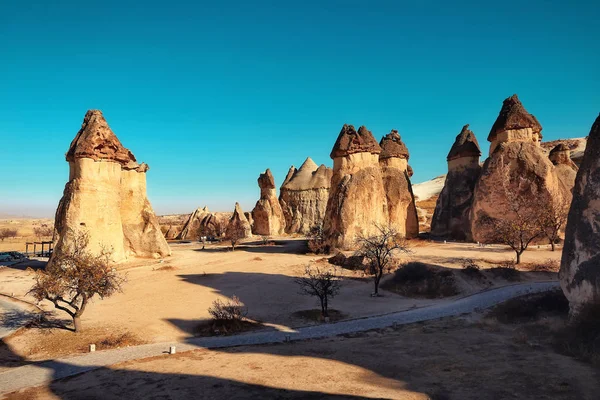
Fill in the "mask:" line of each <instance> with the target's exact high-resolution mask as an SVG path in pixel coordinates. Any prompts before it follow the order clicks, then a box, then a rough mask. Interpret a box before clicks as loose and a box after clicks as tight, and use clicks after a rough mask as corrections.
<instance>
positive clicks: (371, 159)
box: [324, 125, 388, 249]
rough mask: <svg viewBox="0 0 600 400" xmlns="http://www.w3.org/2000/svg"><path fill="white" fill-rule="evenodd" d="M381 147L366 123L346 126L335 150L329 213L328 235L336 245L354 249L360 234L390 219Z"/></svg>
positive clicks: (373, 229) (341, 247) (326, 214)
mask: <svg viewBox="0 0 600 400" xmlns="http://www.w3.org/2000/svg"><path fill="white" fill-rule="evenodd" d="M379 153H381V147H380V146H379V144H377V141H376V140H375V138H374V137H373V134H372V133H371V132H370V131H369V130H368V129H367V128H366V127H364V126H361V127H360V128H359V129H358V132H357V131H356V130H355V129H354V127H353V126H352V125H344V126H343V127H342V130H341V131H340V134H339V136H338V138H337V141H336V142H335V145H334V146H333V149H332V151H331V158H332V159H333V176H332V178H331V188H330V190H329V198H328V200H327V210H326V212H325V221H324V233H325V238H326V239H327V240H328V241H329V242H330V244H331V245H332V246H333V247H337V248H340V249H352V248H353V247H355V245H356V238H357V236H358V235H359V234H361V233H362V234H365V235H368V234H373V233H375V231H376V227H375V226H374V224H381V225H385V224H387V222H388V210H387V199H386V194H385V189H384V187H383V179H382V176H381V168H380V167H379Z"/></svg>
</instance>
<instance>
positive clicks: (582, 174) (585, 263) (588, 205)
mask: <svg viewBox="0 0 600 400" xmlns="http://www.w3.org/2000/svg"><path fill="white" fill-rule="evenodd" d="M599 235H600V115H599V116H598V118H597V119H596V121H595V122H594V124H593V125H592V129H591V131H590V135H589V138H588V143H587V147H586V149H585V153H584V156H583V160H582V162H581V166H580V168H579V172H578V173H577V178H576V181H575V187H574V189H573V201H572V203H571V209H570V210H569V218H568V221H567V227H566V233H565V244H564V248H563V253H562V260H561V265H560V272H559V279H560V284H561V287H562V289H563V292H564V293H565V296H566V297H567V299H569V304H570V308H571V314H572V315H577V314H578V313H579V312H580V311H581V310H582V309H583V308H584V307H585V306H586V305H590V304H600V240H599Z"/></svg>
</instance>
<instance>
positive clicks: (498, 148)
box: [431, 95, 577, 242]
mask: <svg viewBox="0 0 600 400" xmlns="http://www.w3.org/2000/svg"><path fill="white" fill-rule="evenodd" d="M541 138H542V126H541V125H540V123H539V122H538V120H537V119H536V118H535V117H534V116H533V115H531V114H530V113H528V112H527V111H526V110H525V108H524V107H523V105H522V104H521V102H520V101H519V98H518V97H517V95H513V96H511V97H509V98H507V99H506V100H504V103H503V105H502V109H501V110H500V113H499V115H498V118H497V119H496V121H495V123H494V125H493V126H492V129H491V131H490V134H489V135H488V141H489V142H490V153H489V157H488V158H487V159H486V161H485V162H484V164H483V166H482V165H480V163H479V157H480V156H481V150H480V148H479V144H478V143H477V139H476V138H475V134H474V133H473V132H472V131H471V130H469V125H465V126H464V127H463V129H462V131H461V132H460V133H459V135H458V136H457V137H456V140H455V142H454V145H453V146H452V148H451V149H450V152H449V153H448V157H447V160H448V174H447V176H446V182H445V184H444V188H443V190H442V192H441V193H440V196H439V198H438V200H437V204H436V208H435V211H434V214H433V218H432V222H431V233H432V235H434V236H438V237H444V238H451V239H456V240H466V241H481V242H485V241H486V237H487V231H486V230H487V229H489V225H488V224H486V223H484V221H489V220H490V219H504V218H511V217H512V216H511V210H510V207H509V204H508V203H507V201H508V200H507V198H506V188H505V187H503V186H502V185H501V184H500V183H501V182H502V181H503V180H506V179H507V177H506V176H504V175H503V174H506V171H508V181H509V190H510V191H512V192H514V193H516V194H518V195H519V196H523V197H525V198H527V199H531V201H532V202H533V201H535V202H536V203H538V204H539V202H540V201H542V202H559V201H563V200H564V201H567V202H570V201H571V196H572V195H571V191H572V189H573V185H574V183H575V175H576V173H577V166H576V165H575V164H574V163H573V162H572V161H571V159H570V156H569V149H568V148H567V147H566V146H564V145H558V146H557V147H556V148H554V149H553V150H552V151H551V152H550V156H548V155H546V153H545V152H544V151H543V150H542V149H541V147H540V140H541Z"/></svg>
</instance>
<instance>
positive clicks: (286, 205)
mask: <svg viewBox="0 0 600 400" xmlns="http://www.w3.org/2000/svg"><path fill="white" fill-rule="evenodd" d="M332 175H333V170H332V169H331V168H327V167H326V166H325V165H321V166H320V167H318V166H317V164H315V162H314V161H313V160H312V159H311V158H310V157H309V158H307V159H306V161H304V163H303V164H302V165H301V166H300V168H299V169H296V168H294V166H292V167H291V168H290V170H289V171H288V174H287V176H286V177H285V180H284V181H283V184H282V185H281V188H280V190H279V191H280V193H279V203H280V204H281V208H282V210H283V215H284V217H285V232H286V233H290V234H291V233H301V234H306V233H308V232H309V231H310V229H311V228H312V227H314V226H319V225H322V224H323V220H324V219H325V211H326V209H327V199H328V198H329V187H330V185H331V176H332Z"/></svg>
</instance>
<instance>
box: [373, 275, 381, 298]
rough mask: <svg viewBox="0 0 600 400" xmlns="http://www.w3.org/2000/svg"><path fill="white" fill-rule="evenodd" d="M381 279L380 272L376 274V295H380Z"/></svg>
mask: <svg viewBox="0 0 600 400" xmlns="http://www.w3.org/2000/svg"><path fill="white" fill-rule="evenodd" d="M380 280H381V276H379V274H377V275H375V292H374V293H373V295H374V296H378V295H379V281H380Z"/></svg>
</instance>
